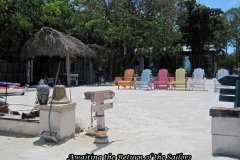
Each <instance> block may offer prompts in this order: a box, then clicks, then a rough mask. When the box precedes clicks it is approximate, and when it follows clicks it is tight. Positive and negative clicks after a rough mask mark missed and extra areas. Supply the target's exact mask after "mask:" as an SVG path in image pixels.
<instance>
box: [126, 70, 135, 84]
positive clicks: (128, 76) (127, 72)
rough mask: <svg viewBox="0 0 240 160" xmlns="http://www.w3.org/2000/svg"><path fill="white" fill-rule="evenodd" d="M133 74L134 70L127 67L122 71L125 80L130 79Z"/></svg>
mask: <svg viewBox="0 0 240 160" xmlns="http://www.w3.org/2000/svg"><path fill="white" fill-rule="evenodd" d="M133 75H134V70H133V69H127V70H125V72H124V80H125V81H131V80H132V78H133Z"/></svg>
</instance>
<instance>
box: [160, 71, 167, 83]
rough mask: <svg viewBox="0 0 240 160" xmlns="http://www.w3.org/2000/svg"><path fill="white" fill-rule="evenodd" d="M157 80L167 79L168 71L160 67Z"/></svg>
mask: <svg viewBox="0 0 240 160" xmlns="http://www.w3.org/2000/svg"><path fill="white" fill-rule="evenodd" d="M158 81H166V82H167V81H169V73H168V70H167V69H160V70H159V71H158Z"/></svg>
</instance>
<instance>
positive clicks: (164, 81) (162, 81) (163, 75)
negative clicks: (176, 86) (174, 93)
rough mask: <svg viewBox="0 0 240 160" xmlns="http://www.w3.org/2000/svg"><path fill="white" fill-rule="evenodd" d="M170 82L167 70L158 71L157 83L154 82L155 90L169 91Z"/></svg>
mask: <svg viewBox="0 0 240 160" xmlns="http://www.w3.org/2000/svg"><path fill="white" fill-rule="evenodd" d="M169 81H170V78H169V73H168V70H167V69H160V70H159V71H158V77H157V81H155V82H153V85H154V89H168V82H169Z"/></svg>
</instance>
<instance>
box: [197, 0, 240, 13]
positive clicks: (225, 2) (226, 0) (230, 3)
mask: <svg viewBox="0 0 240 160" xmlns="http://www.w3.org/2000/svg"><path fill="white" fill-rule="evenodd" d="M197 2H198V3H200V4H204V5H206V6H208V7H210V8H221V9H222V10H223V11H227V10H228V9H230V8H232V7H240V0H197Z"/></svg>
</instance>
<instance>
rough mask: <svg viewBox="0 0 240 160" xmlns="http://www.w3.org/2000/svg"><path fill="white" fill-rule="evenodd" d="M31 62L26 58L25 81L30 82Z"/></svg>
mask: <svg viewBox="0 0 240 160" xmlns="http://www.w3.org/2000/svg"><path fill="white" fill-rule="evenodd" d="M30 74H31V63H30V61H29V60H27V83H28V84H30V82H31V76H30Z"/></svg>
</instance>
